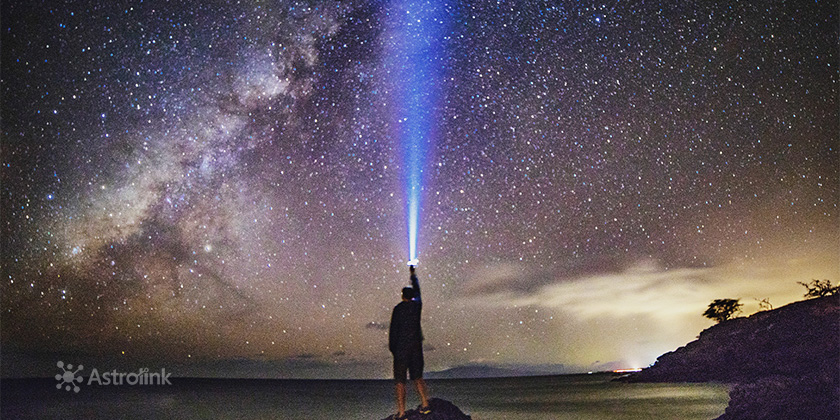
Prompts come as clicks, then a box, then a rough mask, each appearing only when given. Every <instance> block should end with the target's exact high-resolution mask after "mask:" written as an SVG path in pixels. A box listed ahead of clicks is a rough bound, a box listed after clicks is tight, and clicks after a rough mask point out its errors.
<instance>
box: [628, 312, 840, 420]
mask: <svg viewBox="0 0 840 420" xmlns="http://www.w3.org/2000/svg"><path fill="white" fill-rule="evenodd" d="M625 380H626V381H628V382H722V383H729V384H732V388H731V390H730V393H729V397H730V401H729V407H727V409H726V414H724V415H723V416H721V417H719V420H733V419H787V418H791V419H803V420H804V419H840V297H838V296H829V297H824V298H819V299H811V300H805V301H801V302H795V303H792V304H790V305H786V306H783V307H781V308H778V309H775V310H772V311H764V312H759V313H757V314H754V315H752V316H750V317H748V318H736V319H732V320H729V321H725V322H722V323H720V324H718V325H715V326H713V327H711V328H709V329H707V330H705V331H703V332H702V333H700V337H699V339H698V340H696V341H693V342H691V343H688V344H687V345H686V346H685V347H680V348H679V349H677V350H676V351H673V352H670V353H666V354H663V355H662V356H660V357H659V359H657V361H656V363H655V364H654V365H653V366H651V367H649V368H647V369H644V370H642V371H641V372H639V373H636V374H634V375H631V376H629V377H627V378H625Z"/></svg>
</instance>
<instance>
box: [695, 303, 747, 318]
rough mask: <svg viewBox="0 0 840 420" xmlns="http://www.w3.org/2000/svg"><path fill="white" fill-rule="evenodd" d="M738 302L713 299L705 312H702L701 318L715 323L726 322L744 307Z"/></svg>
mask: <svg viewBox="0 0 840 420" xmlns="http://www.w3.org/2000/svg"><path fill="white" fill-rule="evenodd" d="M738 301H739V299H715V300H714V301H712V303H710V304H709V308H708V309H706V312H703V316H705V317H706V318H709V319H713V320H715V321H717V322H723V321H726V320H727V319H729V318H732V316H733V315H735V314H736V313H738V312H741V307H742V306H744V305H743V304H741V303H739V302H738Z"/></svg>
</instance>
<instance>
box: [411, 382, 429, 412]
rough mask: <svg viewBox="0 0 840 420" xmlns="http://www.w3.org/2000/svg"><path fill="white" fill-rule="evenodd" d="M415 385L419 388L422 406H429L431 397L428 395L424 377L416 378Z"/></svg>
mask: <svg viewBox="0 0 840 420" xmlns="http://www.w3.org/2000/svg"><path fill="white" fill-rule="evenodd" d="M414 387H415V388H417V393H418V394H420V406H421V407H428V406H429V398H428V397H427V395H426V394H427V391H426V381H424V380H423V378H420V379H415V380H414Z"/></svg>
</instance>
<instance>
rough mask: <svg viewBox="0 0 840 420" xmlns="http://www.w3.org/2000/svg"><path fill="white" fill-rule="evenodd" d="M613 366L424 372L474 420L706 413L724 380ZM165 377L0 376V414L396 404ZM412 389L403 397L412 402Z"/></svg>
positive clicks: (106, 415)
mask: <svg viewBox="0 0 840 420" xmlns="http://www.w3.org/2000/svg"><path fill="white" fill-rule="evenodd" d="M611 378H612V377H611V375H602V374H596V375H566V376H551V377H535V378H500V379H454V380H430V381H429V382H428V383H429V388H430V392H431V394H432V396H434V397H438V398H443V399H446V400H450V401H452V402H454V403H455V405H457V406H458V407H460V408H461V410H462V411H464V412H465V413H467V414H470V415H472V417H473V419H476V420H488V419H511V420H514V419H516V420H519V419H522V420H524V419H529V420H531V419H533V420H541V419H546V420H547V419H712V418H715V417H717V416H719V415H720V414H722V413H723V411H724V410H725V408H726V405H727V403H728V400H729V398H728V395H727V388H726V387H725V386H722V385H708V384H623V383H616V382H610V379H611ZM171 382H172V385H159V386H148V385H147V386H128V385H121V386H114V385H111V386H98V385H96V384H92V385H87V384H86V383H83V384H82V385H80V388H81V390H80V391H79V392H78V393H74V392H72V391H71V392H67V391H64V390H58V389H56V384H57V382H56V381H55V380H51V379H47V380H40V379H39V380H3V381H2V382H0V388H1V389H0V416H1V417H2V418H3V419H4V420H5V419H16V418H27V419H29V418H35V419H117V418H122V419H154V418H177V419H365V420H370V419H381V418H384V417H386V416H388V415H389V414H391V413H393V412H394V402H393V386H392V383H391V382H390V381H370V380H365V381H314V380H300V381H296V380H265V379H182V378H171ZM417 403H418V400H417V396H416V394H415V393H414V392H413V389H410V390H409V404H417Z"/></svg>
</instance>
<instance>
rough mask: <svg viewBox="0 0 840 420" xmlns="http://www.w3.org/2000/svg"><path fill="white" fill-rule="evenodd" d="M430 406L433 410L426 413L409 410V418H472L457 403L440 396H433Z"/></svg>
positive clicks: (392, 418) (450, 419) (407, 412)
mask: <svg viewBox="0 0 840 420" xmlns="http://www.w3.org/2000/svg"><path fill="white" fill-rule="evenodd" d="M429 407H431V408H432V412H431V413H429V414H426V415H423V414H420V412H418V411H417V410H407V411H406V412H405V413H406V414H408V420H471V419H472V418H471V417H470V416H468V415H466V414H464V413H463V412H462V411H461V410H460V409H459V408H458V407H456V406H455V404H452V403H451V402H449V401H446V400H442V399H440V398H432V399H430V400H429ZM394 417H396V414H393V415H390V416H388V417H386V418H384V419H382V420H394Z"/></svg>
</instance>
